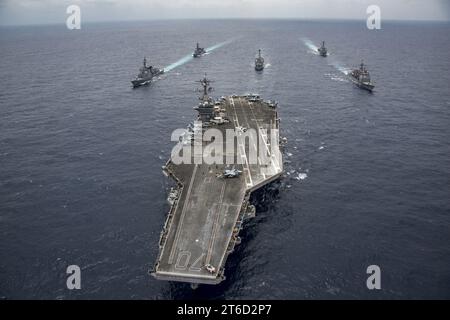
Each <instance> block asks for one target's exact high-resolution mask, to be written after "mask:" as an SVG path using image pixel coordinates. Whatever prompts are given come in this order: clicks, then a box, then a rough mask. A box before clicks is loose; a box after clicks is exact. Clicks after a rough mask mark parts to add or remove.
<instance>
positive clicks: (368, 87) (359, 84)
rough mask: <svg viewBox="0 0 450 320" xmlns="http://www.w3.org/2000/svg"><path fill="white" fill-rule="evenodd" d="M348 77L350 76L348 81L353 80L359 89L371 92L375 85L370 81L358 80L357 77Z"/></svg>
mask: <svg viewBox="0 0 450 320" xmlns="http://www.w3.org/2000/svg"><path fill="white" fill-rule="evenodd" d="M349 78H350V81H351V82H353V83H354V84H355V85H356V86H357V87H358V88H360V89H363V90H367V91H369V92H372V91H373V89H374V88H375V86H374V85H373V84H371V83H365V82H361V81H358V80H357V79H355V78H353V77H352V76H350V77H349Z"/></svg>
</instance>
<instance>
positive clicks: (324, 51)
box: [317, 41, 328, 57]
mask: <svg viewBox="0 0 450 320" xmlns="http://www.w3.org/2000/svg"><path fill="white" fill-rule="evenodd" d="M317 51H319V54H320V55H321V56H322V57H326V56H327V55H328V51H327V48H326V47H325V41H322V45H321V46H320V48H318V49H317Z"/></svg>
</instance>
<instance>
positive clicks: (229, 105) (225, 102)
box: [151, 76, 283, 287]
mask: <svg viewBox="0 0 450 320" xmlns="http://www.w3.org/2000/svg"><path fill="white" fill-rule="evenodd" d="M200 84H201V85H202V87H203V90H202V91H203V95H202V96H201V97H200V103H199V104H198V106H197V107H195V108H194V109H195V110H197V111H198V121H196V122H195V123H194V125H193V126H190V127H189V128H188V129H187V130H186V134H185V135H183V137H180V142H179V143H178V146H179V147H180V148H181V147H183V146H184V147H186V146H188V147H191V146H193V148H192V149H193V150H194V151H193V152H192V154H191V159H192V160H193V161H192V163H181V164H180V163H175V161H174V157H173V151H172V156H171V158H170V159H169V161H168V162H167V163H166V165H165V166H164V167H163V172H164V173H165V174H167V175H169V176H170V177H171V178H173V179H174V180H175V182H176V187H175V188H173V189H172V191H171V193H170V196H169V199H168V200H169V203H170V204H171V207H170V210H169V213H168V215H167V217H166V221H165V224H164V227H163V230H162V232H161V236H160V241H159V253H158V256H157V259H156V263H155V266H154V269H153V271H152V273H151V274H152V275H153V276H154V277H155V278H156V279H160V280H168V281H180V282H188V283H191V285H192V286H194V287H195V286H197V285H198V284H218V283H220V282H221V281H223V280H224V279H225V276H224V269H225V262H226V260H227V257H228V255H229V254H230V253H232V252H233V250H234V247H235V245H237V244H239V243H240V240H241V239H240V237H239V231H240V230H241V228H242V225H243V221H244V219H246V218H250V217H253V216H254V215H255V207H254V206H253V205H251V204H250V203H249V198H250V195H251V193H252V192H254V191H255V190H257V189H259V188H261V187H262V186H264V185H266V184H268V183H270V182H272V181H274V180H276V179H277V178H279V177H280V175H281V174H282V171H283V163H282V156H281V152H280V148H279V133H278V130H279V123H280V119H279V118H278V112H277V103H276V102H275V101H263V100H262V99H260V97H259V96H258V95H243V96H237V95H233V96H228V97H222V98H221V99H220V100H217V101H215V100H213V99H212V98H211V97H210V96H209V92H210V91H211V88H210V81H209V80H208V79H207V78H206V76H205V78H204V79H202V80H200ZM209 129H216V130H217V131H215V132H216V133H219V132H220V133H222V134H223V137H224V138H223V143H222V142H220V143H219V142H218V141H219V140H217V138H216V137H214V138H211V139H207V138H206V134H207V132H208V130H209ZM227 132H228V133H229V132H233V133H234V134H235V138H234V139H233V140H234V143H233V146H232V147H231V149H230V148H229V147H228V148H227V146H226V140H227V139H226V138H225V136H226V134H227ZM198 133H200V134H201V135H200V136H202V135H204V137H203V139H202V138H200V141H198V139H196V138H195V137H194V136H195V135H196V134H198ZM205 140H210V141H205ZM212 141H214V142H215V143H217V144H216V145H220V144H222V145H223V146H224V148H223V153H222V154H220V152H221V151H216V152H213V153H211V154H214V155H216V156H217V155H219V156H221V157H223V158H224V159H225V158H226V159H227V161H225V160H224V161H223V162H224V163H222V164H221V163H219V164H218V163H217V162H216V163H213V164H208V163H206V162H210V161H205V160H204V159H203V160H202V159H201V158H204V155H205V152H204V151H203V153H202V151H200V152H199V151H195V147H196V146H197V147H202V148H197V149H203V150H207V148H208V146H211V143H212ZM184 147H183V148H184ZM183 150H184V149H183ZM255 153H256V154H257V155H258V157H257V159H256V160H255V158H254V155H255ZM230 160H231V161H230ZM177 162H179V161H178V160H177Z"/></svg>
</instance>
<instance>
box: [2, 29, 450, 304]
mask: <svg viewBox="0 0 450 320" xmlns="http://www.w3.org/2000/svg"><path fill="white" fill-rule="evenodd" d="M382 27H383V28H382V30H377V31H370V30H368V29H367V28H366V26H365V22H333V21H322V22H319V21H295V20H292V21H290V20H247V21H246V20H223V21H188V20H186V21H158V22H127V23H103V24H83V25H82V29H81V30H75V31H70V30H67V29H66V28H65V26H64V25H53V26H35V27H7V28H6V27H5V28H1V29H0V57H1V58H0V74H1V77H0V81H1V86H0V115H1V116H0V235H1V237H0V297H2V298H6V299H17V298H21V299H44V298H45V299H119V298H120V299H196V298H206V299H218V298H225V299H241V298H246V299H253V298H254V299H315V298H322V299H347V298H356V299H371V298H373V299H411V298H447V299H448V298H450V90H449V89H450V88H449V83H450V60H449V56H448V52H449V51H450V39H449V34H450V25H449V24H443V23H441V24H439V23H394V22H385V23H383V25H382ZM322 40H325V41H326V44H327V47H328V49H329V52H330V55H329V56H328V57H327V58H322V57H320V56H318V55H317V54H315V53H314V51H313V50H311V48H314V46H317V45H318V44H319V43H320V41H322ZM197 41H198V42H200V44H201V45H203V46H205V47H209V48H211V49H213V50H212V51H211V52H210V53H209V54H207V55H205V56H204V57H202V58H200V59H191V58H190V57H189V55H190V53H191V52H192V50H193V48H194V46H195V43H196V42H197ZM259 48H261V49H262V54H263V56H264V58H265V60H266V63H267V64H268V66H267V68H266V69H265V70H264V72H262V73H255V71H254V69H253V61H254V57H255V56H256V54H257V50H258V49H259ZM144 55H145V56H147V59H148V60H149V61H150V62H151V63H153V64H154V65H157V66H162V67H168V66H170V68H169V69H170V71H169V72H167V73H166V74H164V75H162V76H161V77H159V78H158V79H157V80H156V81H155V82H154V83H152V84H151V86H148V87H142V88H139V89H136V90H133V89H132V88H131V86H130V82H129V81H130V80H131V78H132V77H134V76H135V74H136V73H137V69H138V68H139V66H140V64H141V61H142V58H143V56H144ZM361 59H364V61H365V62H366V64H367V66H368V68H369V70H370V71H371V75H372V78H373V80H374V81H375V84H376V88H375V92H374V93H373V94H370V93H368V92H365V91H362V90H360V89H358V88H356V87H355V86H354V85H352V84H351V83H350V82H348V80H346V78H345V72H346V71H347V70H349V69H350V68H351V67H353V66H355V65H357V64H359V62H360V60H361ZM205 73H207V75H208V77H209V78H210V79H211V80H213V81H214V83H213V86H214V88H215V91H214V92H213V94H214V95H215V96H221V95H231V94H234V93H236V94H242V93H246V92H257V93H259V94H260V95H261V96H262V97H264V98H267V99H275V100H278V101H279V114H280V117H281V135H282V136H285V137H287V138H288V145H287V147H286V150H285V153H284V161H285V170H286V173H285V177H284V178H283V179H282V180H281V181H280V182H279V183H277V184H275V185H271V186H270V187H269V188H266V189H265V190H262V191H261V192H258V193H257V194H256V195H255V196H254V197H253V199H252V201H253V202H254V203H255V204H256V205H257V217H256V218H255V219H253V220H251V221H249V222H248V223H247V224H246V228H245V229H244V230H243V232H242V235H241V236H242V239H243V241H242V244H241V245H240V246H239V247H237V249H236V251H235V252H234V253H233V255H232V256H230V258H229V260H228V262H227V265H226V276H227V280H226V281H225V282H223V283H222V284H220V285H218V286H216V287H211V286H201V287H200V288H199V289H197V290H195V291H192V290H191V289H190V288H189V286H188V285H185V284H176V283H168V282H161V281H156V280H154V279H153V278H152V277H150V276H149V275H148V274H147V271H148V269H149V268H151V267H152V265H153V263H154V260H155V258H156V255H157V251H158V239H159V234H160V231H161V228H162V225H163V222H164V220H165V215H166V213H167V211H168V208H169V207H168V204H167V203H166V196H167V192H168V188H169V187H170V185H171V182H170V180H169V179H168V178H166V177H165V176H164V175H163V174H162V172H161V166H162V165H164V163H165V161H166V160H167V159H168V157H169V155H170V151H171V148H172V146H173V143H172V142H170V134H171V132H172V131H173V130H174V129H177V128H184V127H186V125H187V124H188V123H189V122H191V121H192V120H193V119H194V118H195V116H196V114H195V111H194V110H193V109H192V107H193V106H194V105H195V104H196V103H197V101H198V100H197V95H198V92H197V91H196V89H197V87H198V86H197V84H196V83H195V81H197V80H199V79H200V78H201V77H202V76H203V75H204V74H205ZM72 264H75V265H79V266H80V267H81V270H82V274H81V275H82V276H81V277H82V280H81V285H82V288H81V290H73V291H70V290H68V289H67V288H66V278H67V274H66V268H67V266H68V265H72ZM369 265H378V266H379V267H380V268H381V286H382V288H381V290H375V291H371V290H368V289H367V287H366V279H367V277H368V275H367V274H366V268H367V267H368V266H369Z"/></svg>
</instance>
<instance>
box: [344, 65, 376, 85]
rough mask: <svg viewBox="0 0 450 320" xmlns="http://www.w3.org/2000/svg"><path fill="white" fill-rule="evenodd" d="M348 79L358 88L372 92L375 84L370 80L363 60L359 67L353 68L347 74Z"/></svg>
mask: <svg viewBox="0 0 450 320" xmlns="http://www.w3.org/2000/svg"><path fill="white" fill-rule="evenodd" d="M349 78H350V80H351V81H352V82H353V83H354V84H356V85H357V86H358V87H359V88H361V89H364V90H367V91H370V92H372V91H373V89H374V88H375V85H374V84H373V82H372V81H371V80H370V74H369V71H367V69H366V66H365V65H364V62H363V61H361V64H360V65H359V69H354V70H352V71H351V72H350V74H349Z"/></svg>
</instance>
